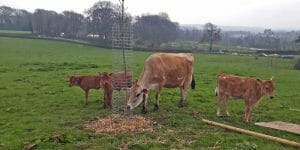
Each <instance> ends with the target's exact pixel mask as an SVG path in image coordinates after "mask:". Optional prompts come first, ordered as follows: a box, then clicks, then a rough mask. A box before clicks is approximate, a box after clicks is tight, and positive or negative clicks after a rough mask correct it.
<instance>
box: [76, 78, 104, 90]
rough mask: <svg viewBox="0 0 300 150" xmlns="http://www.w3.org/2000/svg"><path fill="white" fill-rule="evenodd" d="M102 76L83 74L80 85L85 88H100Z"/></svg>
mask: <svg viewBox="0 0 300 150" xmlns="http://www.w3.org/2000/svg"><path fill="white" fill-rule="evenodd" d="M100 80H101V79H100V76H82V77H81V82H80V86H81V88H83V89H99V88H100Z"/></svg>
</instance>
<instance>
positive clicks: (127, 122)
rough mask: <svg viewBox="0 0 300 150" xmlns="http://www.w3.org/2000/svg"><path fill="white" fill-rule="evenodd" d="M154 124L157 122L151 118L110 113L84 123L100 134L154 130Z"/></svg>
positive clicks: (87, 127) (87, 128) (89, 128)
mask: <svg viewBox="0 0 300 150" xmlns="http://www.w3.org/2000/svg"><path fill="white" fill-rule="evenodd" d="M153 124H155V122H154V121H152V120H151V119H147V118H144V117H142V116H138V115H133V116H123V115H110V116H107V117H105V118H97V119H96V120H93V121H91V122H89V123H87V124H84V129H86V130H91V131H94V132H96V133H98V134H122V133H140V132H145V131H153Z"/></svg>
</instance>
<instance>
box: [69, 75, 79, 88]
mask: <svg viewBox="0 0 300 150" xmlns="http://www.w3.org/2000/svg"><path fill="white" fill-rule="evenodd" d="M79 84H80V78H79V77H75V76H70V77H69V87H72V86H75V85H79Z"/></svg>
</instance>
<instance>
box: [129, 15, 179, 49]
mask: <svg viewBox="0 0 300 150" xmlns="http://www.w3.org/2000/svg"><path fill="white" fill-rule="evenodd" d="M134 30H135V35H136V38H137V40H138V43H142V45H146V46H147V47H151V48H156V47H159V45H160V44H161V43H163V42H167V41H172V40H175V39H176V38H177V34H178V31H179V25H178V23H176V22H172V21H171V20H170V19H169V17H168V14H167V13H160V15H142V16H141V17H137V18H136V22H135V24H134Z"/></svg>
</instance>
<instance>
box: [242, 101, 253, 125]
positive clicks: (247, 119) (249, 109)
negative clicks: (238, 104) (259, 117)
mask: <svg viewBox="0 0 300 150" xmlns="http://www.w3.org/2000/svg"><path fill="white" fill-rule="evenodd" d="M252 110H253V106H252V105H251V104H248V103H246V109H245V117H244V121H245V122H246V123H250V122H251V113H252Z"/></svg>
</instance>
